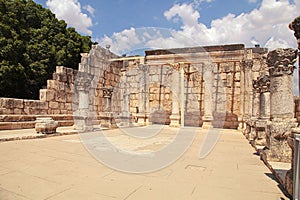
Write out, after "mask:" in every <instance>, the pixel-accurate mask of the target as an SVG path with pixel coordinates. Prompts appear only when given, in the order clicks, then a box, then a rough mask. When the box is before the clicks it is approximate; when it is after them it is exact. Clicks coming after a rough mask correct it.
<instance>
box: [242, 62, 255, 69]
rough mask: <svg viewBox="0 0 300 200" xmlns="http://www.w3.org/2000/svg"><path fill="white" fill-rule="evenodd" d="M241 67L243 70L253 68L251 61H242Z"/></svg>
mask: <svg viewBox="0 0 300 200" xmlns="http://www.w3.org/2000/svg"><path fill="white" fill-rule="evenodd" d="M242 66H243V67H244V68H245V69H252V66H253V60H243V61H242Z"/></svg>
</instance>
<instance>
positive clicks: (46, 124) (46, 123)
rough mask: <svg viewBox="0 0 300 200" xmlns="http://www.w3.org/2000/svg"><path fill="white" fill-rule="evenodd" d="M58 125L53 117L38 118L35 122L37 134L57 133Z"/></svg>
mask: <svg viewBox="0 0 300 200" xmlns="http://www.w3.org/2000/svg"><path fill="white" fill-rule="evenodd" d="M57 127H58V123H57V122H56V121H54V120H53V119H52V118H51V117H45V118H37V119H36V121H35V131H36V132H37V133H43V134H51V133H56V128H57Z"/></svg>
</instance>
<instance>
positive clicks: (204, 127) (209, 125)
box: [202, 121, 213, 129]
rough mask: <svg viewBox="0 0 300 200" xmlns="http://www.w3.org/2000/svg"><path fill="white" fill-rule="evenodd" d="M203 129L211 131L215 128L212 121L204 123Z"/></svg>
mask: <svg viewBox="0 0 300 200" xmlns="http://www.w3.org/2000/svg"><path fill="white" fill-rule="evenodd" d="M202 128H203V129H210V128H213V125H212V122H211V121H204V122H203V125H202Z"/></svg>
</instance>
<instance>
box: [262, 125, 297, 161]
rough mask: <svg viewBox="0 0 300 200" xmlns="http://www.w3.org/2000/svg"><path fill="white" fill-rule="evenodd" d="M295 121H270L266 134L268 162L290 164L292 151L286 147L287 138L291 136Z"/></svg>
mask: <svg viewBox="0 0 300 200" xmlns="http://www.w3.org/2000/svg"><path fill="white" fill-rule="evenodd" d="M296 126H297V123H296V122H295V120H281V121H272V122H271V123H270V125H269V127H268V128H269V132H268V133H267V141H268V145H267V146H268V148H269V151H268V153H267V156H268V160H269V161H278V162H290V161H291V159H292V150H291V148H290V147H289V145H288V138H289V137H290V136H291V134H292V132H291V130H292V128H294V127H296Z"/></svg>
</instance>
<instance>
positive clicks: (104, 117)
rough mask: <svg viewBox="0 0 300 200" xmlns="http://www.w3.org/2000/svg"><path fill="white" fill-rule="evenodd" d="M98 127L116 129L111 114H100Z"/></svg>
mask: <svg viewBox="0 0 300 200" xmlns="http://www.w3.org/2000/svg"><path fill="white" fill-rule="evenodd" d="M100 127H101V128H117V124H116V121H115V118H114V116H113V113H111V112H103V113H101V114H100Z"/></svg>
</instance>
